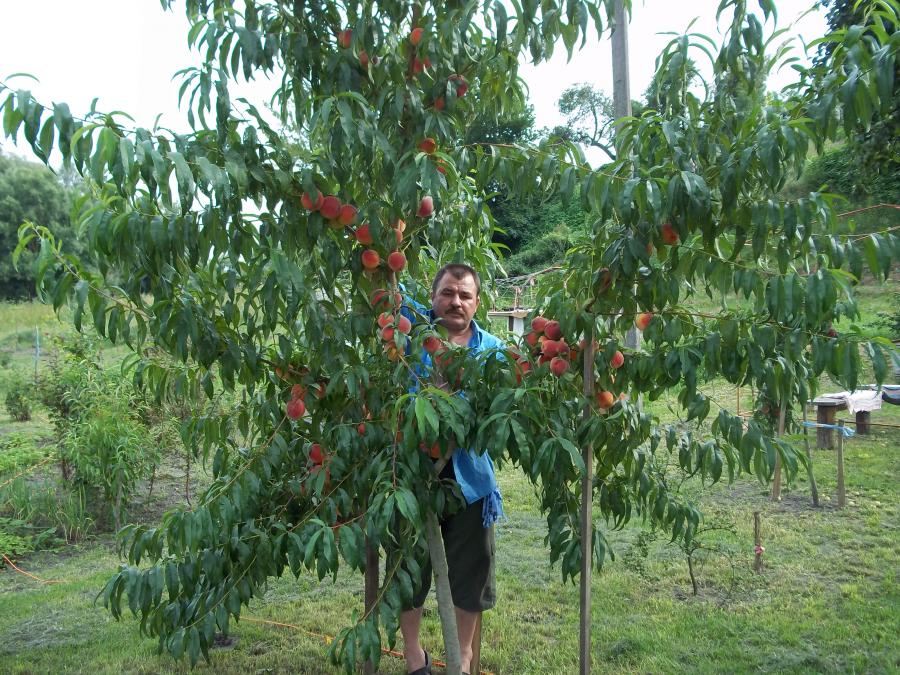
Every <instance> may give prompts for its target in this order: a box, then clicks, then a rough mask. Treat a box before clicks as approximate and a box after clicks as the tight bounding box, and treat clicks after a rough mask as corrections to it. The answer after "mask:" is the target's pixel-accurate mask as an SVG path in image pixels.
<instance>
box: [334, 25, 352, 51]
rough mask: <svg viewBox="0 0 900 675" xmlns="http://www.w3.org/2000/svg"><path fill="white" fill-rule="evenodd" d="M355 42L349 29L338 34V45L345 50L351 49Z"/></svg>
mask: <svg viewBox="0 0 900 675" xmlns="http://www.w3.org/2000/svg"><path fill="white" fill-rule="evenodd" d="M352 41H353V31H352V30H350V29H349V28H347V29H346V30H342V31H341V32H340V33H338V44H339V45H340V46H341V47H342V48H344V49H350V43H351V42H352Z"/></svg>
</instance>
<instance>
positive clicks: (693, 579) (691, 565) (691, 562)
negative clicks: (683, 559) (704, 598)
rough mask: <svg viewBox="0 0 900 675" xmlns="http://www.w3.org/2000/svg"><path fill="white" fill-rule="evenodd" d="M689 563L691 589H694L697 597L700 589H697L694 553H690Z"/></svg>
mask: <svg viewBox="0 0 900 675" xmlns="http://www.w3.org/2000/svg"><path fill="white" fill-rule="evenodd" d="M687 562H688V574H690V575H691V587H692V588H693V589H694V595H695V596H696V595H697V593H698V589H697V577H696V576H695V575H694V554H693V553H688V556H687Z"/></svg>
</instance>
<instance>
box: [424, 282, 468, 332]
mask: <svg viewBox="0 0 900 675" xmlns="http://www.w3.org/2000/svg"><path fill="white" fill-rule="evenodd" d="M431 306H432V308H433V309H434V315H435V318H437V319H438V320H439V321H440V324H441V325H442V326H445V327H446V328H447V330H448V331H450V332H451V333H460V332H462V331H464V330H466V329H467V328H468V327H469V323H470V322H471V321H472V317H473V316H475V310H476V309H478V288H477V286H475V279H474V278H473V277H472V275H471V274H466V275H464V276H463V278H462V279H457V278H455V277H454V276H453V275H452V274H445V275H444V276H443V277H442V278H441V281H440V283H439V284H438V287H437V288H436V289H435V291H434V294H433V295H432V296H431Z"/></svg>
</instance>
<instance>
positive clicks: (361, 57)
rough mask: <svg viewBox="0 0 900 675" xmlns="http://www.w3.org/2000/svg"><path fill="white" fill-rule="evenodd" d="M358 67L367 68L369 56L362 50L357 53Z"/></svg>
mask: <svg viewBox="0 0 900 675" xmlns="http://www.w3.org/2000/svg"><path fill="white" fill-rule="evenodd" d="M359 65H361V66H362V67H363V68H368V67H369V55H368V54H367V53H366V52H365V51H364V50H362V49H361V50H360V51H359ZM373 65H374V64H373Z"/></svg>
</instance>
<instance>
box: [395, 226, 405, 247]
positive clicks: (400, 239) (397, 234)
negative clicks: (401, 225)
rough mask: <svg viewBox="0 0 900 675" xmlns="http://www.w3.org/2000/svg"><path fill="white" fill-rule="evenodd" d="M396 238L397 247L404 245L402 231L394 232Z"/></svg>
mask: <svg viewBox="0 0 900 675" xmlns="http://www.w3.org/2000/svg"><path fill="white" fill-rule="evenodd" d="M394 238H395V239H396V240H397V245H398V246H399V245H400V244H401V243H403V232H401V231H400V230H394Z"/></svg>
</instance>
